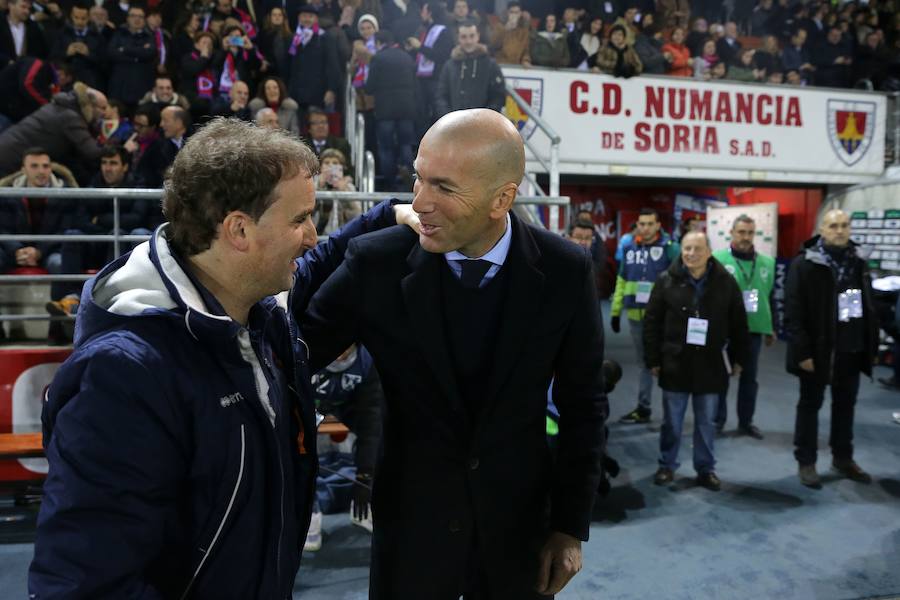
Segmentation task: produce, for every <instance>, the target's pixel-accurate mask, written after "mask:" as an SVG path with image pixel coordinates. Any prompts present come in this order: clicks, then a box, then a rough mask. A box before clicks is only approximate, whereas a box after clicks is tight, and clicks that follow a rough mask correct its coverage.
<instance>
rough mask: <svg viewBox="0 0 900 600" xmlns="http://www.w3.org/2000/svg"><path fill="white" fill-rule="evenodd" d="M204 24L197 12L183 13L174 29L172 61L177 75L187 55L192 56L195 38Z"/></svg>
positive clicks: (173, 70) (173, 69)
mask: <svg viewBox="0 0 900 600" xmlns="http://www.w3.org/2000/svg"><path fill="white" fill-rule="evenodd" d="M202 25H203V22H202V20H201V17H200V14H199V13H197V12H195V11H193V10H192V11H188V12H183V13H182V15H181V17H180V18H179V20H178V22H177V23H176V24H175V27H174V28H173V29H172V31H173V32H174V33H173V35H172V52H171V55H172V59H173V61H174V63H175V64H174V65H173V68H172V72H173V73H175V74H177V72H178V70H177V66H176V65H180V61H181V59H182V57H183V56H184V55H185V54H190V53H191V51H192V50H193V49H194V36H195V35H197V32H198V31H200V28H201V26H202Z"/></svg>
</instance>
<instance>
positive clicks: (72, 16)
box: [50, 4, 106, 88]
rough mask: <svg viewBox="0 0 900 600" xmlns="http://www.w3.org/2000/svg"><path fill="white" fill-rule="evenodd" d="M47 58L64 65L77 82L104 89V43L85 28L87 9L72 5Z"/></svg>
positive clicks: (98, 35) (94, 33) (83, 6)
mask: <svg viewBox="0 0 900 600" xmlns="http://www.w3.org/2000/svg"><path fill="white" fill-rule="evenodd" d="M50 55H51V57H52V58H53V59H54V60H57V61H65V62H66V63H68V64H69V65H70V66H71V67H72V71H73V73H74V74H75V77H76V78H77V79H78V81H81V82H83V83H84V84H86V85H88V86H90V87H93V88H97V87H99V86H104V87H105V85H104V83H105V81H104V74H103V70H104V64H105V60H106V40H105V39H104V38H103V36H101V35H100V34H99V33H97V32H96V31H94V30H92V29H91V28H90V27H89V21H88V7H87V6H85V5H83V4H73V5H72V8H71V9H70V10H69V21H68V22H67V23H66V24H65V27H63V29H62V31H60V32H59V33H58V34H57V37H56V42H55V44H54V45H53V51H52V52H51V54H50Z"/></svg>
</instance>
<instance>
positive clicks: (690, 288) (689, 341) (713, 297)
mask: <svg viewBox="0 0 900 600" xmlns="http://www.w3.org/2000/svg"><path fill="white" fill-rule="evenodd" d="M749 343H750V334H749V331H748V329H747V313H746V312H745V310H744V300H743V298H742V296H741V291H740V289H738V286H737V283H735V281H734V278H733V277H732V276H731V275H730V274H729V273H728V271H726V270H725V267H723V266H722V265H721V264H720V263H719V262H718V261H717V260H715V259H714V258H712V252H711V251H710V248H709V239H708V238H707V237H706V234H705V233H703V232H700V231H694V232H691V233H688V234H687V235H685V236H684V237H683V238H682V240H681V257H680V258H678V259H676V260H675V261H674V262H673V263H672V264H671V266H670V267H669V269H668V270H667V271H666V272H665V273H663V274H662V275H661V276H660V277H659V279H657V280H656V285H655V286H653V291H652V292H651V293H650V302H649V304H647V312H646V314H645V315H644V356H645V360H646V362H647V368H649V369H650V370H651V372H652V373H653V375H654V376H656V377H658V378H659V387H660V388H662V391H663V411H664V417H663V425H662V429H661V430H660V438H659V450H660V456H659V469H658V470H657V471H656V475H655V476H654V478H653V482H654V483H656V484H657V485H666V484H668V483H671V482H672V480H673V479H674V477H675V470H676V469H678V465H679V463H678V448H679V446H680V444H681V430H682V426H683V424H684V414H685V411H686V410H687V405H688V400H689V399H690V400H692V402H693V408H694V470H696V471H697V483H698V484H700V485H702V486H703V487H706V488H708V489H710V490H713V491H718V490H719V488H720V486H721V482H720V481H719V478H718V476H717V475H716V472H715V465H716V460H715V456H714V454H713V445H714V440H715V437H716V425H715V421H714V420H715V418H716V409H717V407H718V404H719V394H720V393H721V392H722V391H724V390H725V389H727V387H728V377H729V375H738V374H740V371H741V366H742V365H744V364H746V361H747V353H748V351H749Z"/></svg>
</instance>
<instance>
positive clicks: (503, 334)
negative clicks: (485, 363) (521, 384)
mask: <svg viewBox="0 0 900 600" xmlns="http://www.w3.org/2000/svg"><path fill="white" fill-rule="evenodd" d="M510 216H511V223H512V230H513V237H512V243H511V244H510V247H509V254H508V255H507V257H506V262H505V263H504V267H503V268H504V269H507V268H508V269H509V272H508V273H507V277H509V287H508V288H507V292H506V299H505V300H504V306H503V310H502V311H501V313H500V314H501V317H500V318H501V319H502V321H501V323H500V332H499V336H498V337H497V345H496V346H495V353H494V366H493V369H492V376H491V380H490V384H489V387H488V395H487V397H486V398H485V402H486V404H485V406H484V409H485V411H486V410H487V409H489V408H490V407H491V405H492V404H493V403H494V401H495V400H496V397H497V394H499V393H500V389H501V388H502V387H503V384H504V383H506V380H507V379H508V378H509V376H510V375H511V373H512V370H513V367H515V365H516V362H517V361H518V359H519V354H520V351H519V349H520V348H522V347H523V346H524V344H525V341H526V337H527V335H528V333H529V331H530V325H529V324H530V323H534V321H535V320H536V319H537V317H538V309H539V308H540V303H541V297H542V294H541V291H542V288H543V286H544V274H543V273H542V272H541V271H540V269H538V268H537V266H536V263H537V261H538V259H539V258H540V256H541V253H540V250H538V247H537V245H536V244H535V242H534V238H532V236H531V232H530V231H528V228H527V227H526V226H525V225H524V224H523V223H522V222H521V221H520V220H519V219H518V218H517V217H516V216H515V215H514V214H511V215H510Z"/></svg>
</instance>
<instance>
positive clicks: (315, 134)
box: [303, 106, 353, 165]
mask: <svg viewBox="0 0 900 600" xmlns="http://www.w3.org/2000/svg"><path fill="white" fill-rule="evenodd" d="M306 115H307V136H306V137H305V138H303V141H305V142H306V145H307V146H309V147H310V148H312V150H313V152H315V153H316V156H321V155H322V152H323V151H324V150H326V149H328V148H335V149H337V150H340V151H341V153H343V155H344V156H346V157H347V160H348V162H349V163H350V164H351V165H352V164H353V160H352V159H351V158H350V143H349V142H348V141H347V140H346V139H345V138H342V137H339V136H336V135H331V132H330V130H329V126H328V114H327V113H325V111H324V110H322V109H321V108H319V107H316V106H314V107H312V108H310V109H309V111H307V113H306Z"/></svg>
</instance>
